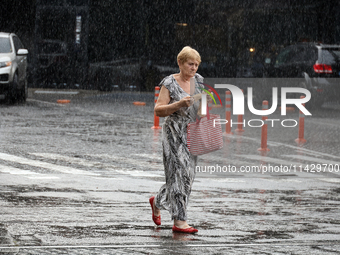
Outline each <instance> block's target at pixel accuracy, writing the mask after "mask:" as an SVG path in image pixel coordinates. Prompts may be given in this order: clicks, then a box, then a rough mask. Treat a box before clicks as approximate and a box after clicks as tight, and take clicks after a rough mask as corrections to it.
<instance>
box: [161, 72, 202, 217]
mask: <svg viewBox="0 0 340 255" xmlns="http://www.w3.org/2000/svg"><path fill="white" fill-rule="evenodd" d="M195 80H196V86H195V94H198V93H202V90H200V89H199V87H200V88H203V84H202V83H203V77H202V76H201V75H199V74H195ZM160 86H165V87H166V88H167V89H168V90H169V92H170V98H171V99H170V102H169V104H172V103H174V102H176V101H180V100H181V99H182V98H183V97H186V96H190V95H189V94H188V93H186V92H185V91H184V90H183V89H182V88H181V86H180V85H179V84H178V83H177V81H176V79H175V78H174V76H173V75H170V76H167V77H165V78H164V79H163V80H162V82H161V83H160ZM199 104H200V102H199V101H196V102H195V103H194V104H193V105H191V106H189V107H182V108H180V109H179V110H178V111H176V112H174V113H172V114H171V115H169V116H167V117H166V118H165V121H164V124H163V130H162V145H163V164H164V172H165V181H166V183H165V184H164V185H163V186H162V187H161V188H160V190H159V192H158V194H157V195H156V198H155V205H156V207H158V208H159V209H166V210H168V211H169V212H170V214H171V219H175V220H182V221H186V220H187V210H186V209H187V205H188V201H189V195H190V192H191V187H192V184H193V181H194V178H195V167H196V163H197V156H193V155H191V153H190V152H189V150H188V147H187V125H188V123H189V122H193V121H195V120H196V117H197V111H198V108H199Z"/></svg>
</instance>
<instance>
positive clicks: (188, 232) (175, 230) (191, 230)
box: [172, 225, 198, 234]
mask: <svg viewBox="0 0 340 255" xmlns="http://www.w3.org/2000/svg"><path fill="white" fill-rule="evenodd" d="M172 231H173V232H181V233H187V234H194V233H197V232H198V230H197V229H196V228H193V227H189V228H178V227H176V226H175V225H174V226H173V227H172Z"/></svg>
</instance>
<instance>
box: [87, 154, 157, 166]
mask: <svg viewBox="0 0 340 255" xmlns="http://www.w3.org/2000/svg"><path fill="white" fill-rule="evenodd" d="M87 156H90V157H99V158H106V159H110V160H113V161H118V162H120V163H126V164H131V165H133V166H137V167H145V168H149V169H153V170H162V169H163V164H162V163H156V162H155V163H150V162H146V161H143V160H138V159H134V158H130V157H122V156H116V155H109V154H87ZM113 164H114V162H113Z"/></svg>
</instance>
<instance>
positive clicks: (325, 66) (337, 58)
mask: <svg viewBox="0 0 340 255" xmlns="http://www.w3.org/2000/svg"><path fill="white" fill-rule="evenodd" d="M267 76H268V77H274V78H300V79H296V81H298V83H295V84H290V85H293V86H300V87H303V88H306V89H308V90H309V91H310V92H311V95H312V97H311V100H310V102H309V104H308V105H309V107H311V108H312V107H318V106H321V105H322V104H323V103H324V102H326V101H327V100H333V99H339V96H340V45H326V44H319V43H298V44H295V45H291V46H288V47H286V48H284V49H283V50H282V51H281V52H280V53H279V54H278V56H277V57H276V59H275V61H274V63H272V64H271V65H270V66H269V68H268V69H267Z"/></svg>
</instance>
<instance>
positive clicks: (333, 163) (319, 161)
mask: <svg viewBox="0 0 340 255" xmlns="http://www.w3.org/2000/svg"><path fill="white" fill-rule="evenodd" d="M282 156H283V157H288V158H296V159H302V160H305V161H311V162H314V163H315V164H328V165H330V164H332V165H336V164H337V165H340V161H337V162H336V161H331V160H325V159H321V158H315V157H308V156H303V155H282Z"/></svg>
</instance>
